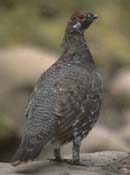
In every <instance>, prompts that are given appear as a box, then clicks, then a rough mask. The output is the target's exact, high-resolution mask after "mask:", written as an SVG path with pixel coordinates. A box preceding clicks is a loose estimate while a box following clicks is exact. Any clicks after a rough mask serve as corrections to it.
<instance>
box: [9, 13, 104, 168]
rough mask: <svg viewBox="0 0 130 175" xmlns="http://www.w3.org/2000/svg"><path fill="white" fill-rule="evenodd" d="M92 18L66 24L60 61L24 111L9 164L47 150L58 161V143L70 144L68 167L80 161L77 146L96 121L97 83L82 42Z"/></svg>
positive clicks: (46, 74) (43, 78) (90, 15)
mask: <svg viewBox="0 0 130 175" xmlns="http://www.w3.org/2000/svg"><path fill="white" fill-rule="evenodd" d="M96 18H97V16H96V15H94V14H93V13H91V12H87V11H81V12H77V13H74V14H73V15H72V17H71V19H70V20H69V22H68V24H67V28H66V31H65V35H64V40H63V49H64V50H63V53H62V55H61V57H60V58H59V59H58V60H57V61H56V63H55V64H53V65H52V66H51V67H50V68H49V69H48V70H47V71H46V72H44V73H43V74H42V75H41V78H40V79H39V81H38V82H37V84H36V86H35V88H34V90H33V92H32V94H31V96H30V98H29V101H28V105H27V108H26V112H25V115H26V118H27V123H26V124H27V125H26V130H25V133H24V137H23V139H22V142H21V144H20V146H19V149H18V151H17V152H16V154H15V156H14V158H13V161H12V165H14V166H15V165H18V164H20V163H22V162H27V161H29V160H34V159H35V158H37V156H38V155H39V154H40V152H41V150H42V149H46V148H47V147H48V146H49V145H52V146H53V149H54V156H55V158H56V160H59V161H60V160H61V154H60V148H61V146H62V145H64V144H67V143H69V142H71V141H72V142H73V159H72V161H73V163H75V164H78V163H79V162H80V157H79V153H80V144H81V141H82V139H83V138H85V137H86V136H87V134H88V133H89V131H90V130H91V129H92V127H93V126H94V124H95V122H96V121H97V119H98V116H99V112H100V106H101V102H102V81H101V76H100V74H99V72H98V71H97V69H96V66H95V63H94V61H93V58H92V55H91V53H90V51H89V48H88V46H87V43H86V41H85V38H84V31H85V29H87V28H88V27H89V26H90V24H91V23H92V22H93V21H94V20H95V19H96Z"/></svg>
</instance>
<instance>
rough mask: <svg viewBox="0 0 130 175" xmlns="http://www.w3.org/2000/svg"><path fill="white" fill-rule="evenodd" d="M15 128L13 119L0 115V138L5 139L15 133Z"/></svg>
mask: <svg viewBox="0 0 130 175" xmlns="http://www.w3.org/2000/svg"><path fill="white" fill-rule="evenodd" d="M14 131H15V128H14V124H13V119H11V118H10V117H7V116H0V139H4V138H6V137H8V136H9V135H10V136H11V135H12V134H14Z"/></svg>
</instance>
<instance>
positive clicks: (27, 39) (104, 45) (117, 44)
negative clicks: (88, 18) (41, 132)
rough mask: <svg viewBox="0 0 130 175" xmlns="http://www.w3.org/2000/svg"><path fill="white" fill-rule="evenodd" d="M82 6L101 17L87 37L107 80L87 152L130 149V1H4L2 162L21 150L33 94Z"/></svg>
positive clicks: (0, 34) (0, 21) (0, 18)
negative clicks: (34, 88) (75, 13)
mask: <svg viewBox="0 0 130 175" xmlns="http://www.w3.org/2000/svg"><path fill="white" fill-rule="evenodd" d="M82 9H83V10H89V11H91V12H94V13H96V14H97V15H98V16H99V19H98V20H97V21H95V23H94V24H93V25H92V26H91V27H90V28H89V29H88V31H87V32H86V38H87V41H88V45H89V48H90V50H91V52H92V54H93V57H94V60H95V62H96V64H97V65H98V67H99V70H100V72H101V73H102V76H103V80H104V102H103V106H102V112H101V117H100V120H99V121H98V124H97V125H96V127H95V128H94V130H93V131H92V132H91V134H90V135H89V137H88V139H85V142H84V144H83V148H82V151H83V152H86V151H87V152H92V151H99V150H111V149H112V150H120V151H127V150H128V149H129V148H130V1H129V0H114V1H113V0H109V1H104V0H91V1H90V0H71V1H69V0H62V1H61V0H47V1H45V0H0V70H1V71H0V161H9V160H10V159H11V157H12V155H13V154H14V152H15V151H16V149H17V147H18V144H19V142H20V138H21V135H22V133H23V128H24V119H25V118H24V116H23V113H24V107H25V105H26V101H27V98H28V95H29V94H30V92H31V90H32V88H33V86H34V84H35V82H36V80H37V79H38V77H39V76H40V74H41V73H42V72H43V71H44V70H45V69H47V68H48V67H49V66H50V65H51V64H52V63H53V62H54V61H55V59H57V58H58V56H59V55H60V53H61V52H62V48H61V47H60V45H61V42H62V38H63V34H64V30H65V26H66V23H67V21H68V19H69V17H70V15H72V13H73V12H75V11H77V10H82ZM68 150H70V149H69V148H66V150H65V154H67V153H68V152H69V151H68Z"/></svg>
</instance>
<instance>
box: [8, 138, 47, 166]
mask: <svg viewBox="0 0 130 175" xmlns="http://www.w3.org/2000/svg"><path fill="white" fill-rule="evenodd" d="M43 145H44V143H43V141H38V139H37V138H35V137H31V138H30V137H25V138H24V139H23V141H22V143H21V145H20V146H19V149H18V150H17V152H16V154H15V156H14V157H13V159H12V161H11V164H12V165H13V166H17V165H19V164H21V163H23V162H27V161H32V160H34V159H35V158H37V157H38V155H39V154H40V152H41V150H42V148H43Z"/></svg>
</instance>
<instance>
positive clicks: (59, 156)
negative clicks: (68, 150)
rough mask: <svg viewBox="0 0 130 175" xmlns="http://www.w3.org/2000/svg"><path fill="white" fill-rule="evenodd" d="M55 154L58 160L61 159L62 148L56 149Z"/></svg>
mask: <svg viewBox="0 0 130 175" xmlns="http://www.w3.org/2000/svg"><path fill="white" fill-rule="evenodd" d="M54 156H55V160H56V161H61V152H60V148H56V149H54Z"/></svg>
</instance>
